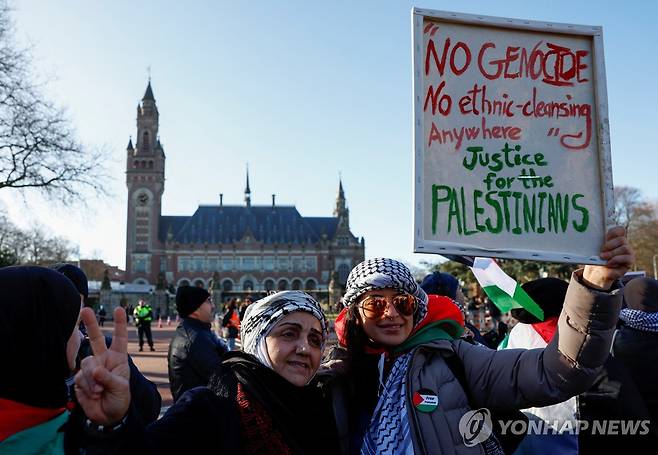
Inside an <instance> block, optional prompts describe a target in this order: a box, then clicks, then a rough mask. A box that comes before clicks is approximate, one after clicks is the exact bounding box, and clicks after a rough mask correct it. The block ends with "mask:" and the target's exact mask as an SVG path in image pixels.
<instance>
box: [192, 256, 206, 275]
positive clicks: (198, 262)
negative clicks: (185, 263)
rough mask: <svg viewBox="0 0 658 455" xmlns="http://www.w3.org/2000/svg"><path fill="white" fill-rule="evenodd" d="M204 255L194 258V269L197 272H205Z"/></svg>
mask: <svg viewBox="0 0 658 455" xmlns="http://www.w3.org/2000/svg"><path fill="white" fill-rule="evenodd" d="M203 263H204V260H203V257H200V256H199V257H195V258H194V271H195V272H203Z"/></svg>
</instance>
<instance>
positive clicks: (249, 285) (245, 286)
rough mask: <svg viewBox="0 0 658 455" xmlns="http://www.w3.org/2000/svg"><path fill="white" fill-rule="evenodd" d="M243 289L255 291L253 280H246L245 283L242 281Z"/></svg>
mask: <svg viewBox="0 0 658 455" xmlns="http://www.w3.org/2000/svg"><path fill="white" fill-rule="evenodd" d="M242 290H243V291H253V290H254V283H253V282H252V281H251V280H245V281H244V283H242Z"/></svg>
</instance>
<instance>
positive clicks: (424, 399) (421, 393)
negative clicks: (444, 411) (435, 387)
mask: <svg viewBox="0 0 658 455" xmlns="http://www.w3.org/2000/svg"><path fill="white" fill-rule="evenodd" d="M412 401H413V404H414V407H415V408H416V409H418V410H419V411H420V412H432V411H434V410H435V409H436V408H437V407H438V406H439V397H438V396H436V394H435V393H434V392H433V391H431V390H430V389H420V390H418V391H416V392H414V395H413V397H412Z"/></svg>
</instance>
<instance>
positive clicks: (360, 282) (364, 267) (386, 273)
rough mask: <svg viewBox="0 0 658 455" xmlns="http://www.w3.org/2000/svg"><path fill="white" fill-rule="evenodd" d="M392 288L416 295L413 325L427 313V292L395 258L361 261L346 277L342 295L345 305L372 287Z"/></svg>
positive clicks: (350, 303) (351, 302) (353, 301)
mask: <svg viewBox="0 0 658 455" xmlns="http://www.w3.org/2000/svg"><path fill="white" fill-rule="evenodd" d="M386 288H392V289H395V290H398V291H402V292H406V293H407V294H411V295H413V296H415V297H416V300H417V301H418V307H417V308H416V312H415V313H414V325H415V324H417V323H418V321H420V320H422V319H423V318H424V317H425V315H426V314H427V294H425V291H423V290H422V289H421V288H420V286H418V283H416V280H414V277H413V275H411V271H409V268H408V267H407V266H406V265H404V264H403V263H401V262H398V261H396V260H395V259H388V258H374V259H368V260H366V261H363V262H361V263H360V264H358V265H357V266H356V267H354V268H353V269H352V271H351V272H350V275H349V276H348V277H347V289H346V290H345V296H344V297H343V305H345V306H346V307H348V306H350V305H352V304H354V303H356V302H357V301H358V300H359V297H361V296H362V295H363V294H365V293H366V292H368V291H370V290H372V289H386Z"/></svg>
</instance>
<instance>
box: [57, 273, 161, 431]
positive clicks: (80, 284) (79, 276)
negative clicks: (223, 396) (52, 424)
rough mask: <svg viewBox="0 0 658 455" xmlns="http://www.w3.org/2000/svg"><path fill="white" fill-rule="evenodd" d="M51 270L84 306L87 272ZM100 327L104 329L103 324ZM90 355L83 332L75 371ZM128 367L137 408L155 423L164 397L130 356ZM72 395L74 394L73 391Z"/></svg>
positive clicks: (86, 294) (108, 343)
mask: <svg viewBox="0 0 658 455" xmlns="http://www.w3.org/2000/svg"><path fill="white" fill-rule="evenodd" d="M50 268H51V269H53V270H56V271H57V272H59V273H61V274H63V275H64V276H65V277H66V278H68V279H69V280H70V281H71V282H72V283H73V285H74V286H75V288H76V289H77V290H78V293H79V294H80V300H81V303H82V304H84V302H85V301H86V300H87V298H88V297H89V287H88V281H87V275H86V274H85V272H84V271H83V270H82V269H80V268H79V267H76V266H74V265H72V264H65V263H59V264H55V265H53V266H51V267H50ZM103 311H105V310H103ZM100 325H101V327H102V323H101V324H100ZM105 344H106V345H107V347H110V345H111V344H112V337H110V336H106V337H105ZM90 355H93V352H92V350H91V346H90V344H89V337H88V336H87V334H86V333H85V332H82V333H81V334H80V347H79V349H78V351H77V355H76V359H75V370H74V371H78V370H79V369H80V364H81V363H82V360H83V359H84V358H85V357H87V356H90ZM128 365H129V366H130V391H131V393H132V394H133V396H134V397H135V408H136V410H137V412H138V413H139V415H140V416H141V418H142V419H143V420H144V422H145V423H150V422H153V421H154V420H156V419H157V418H158V416H159V415H160V407H161V406H162V397H161V396H160V393H159V392H158V388H157V387H156V385H155V384H154V383H153V382H151V381H149V380H148V379H146V377H144V375H143V374H142V373H141V372H140V371H139V369H138V368H137V366H136V365H135V364H134V362H133V360H132V358H131V357H130V356H128ZM71 378H72V377H71ZM69 386H71V388H72V386H73V382H72V381H69ZM71 393H72V394H73V391H71ZM74 417H75V414H74Z"/></svg>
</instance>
